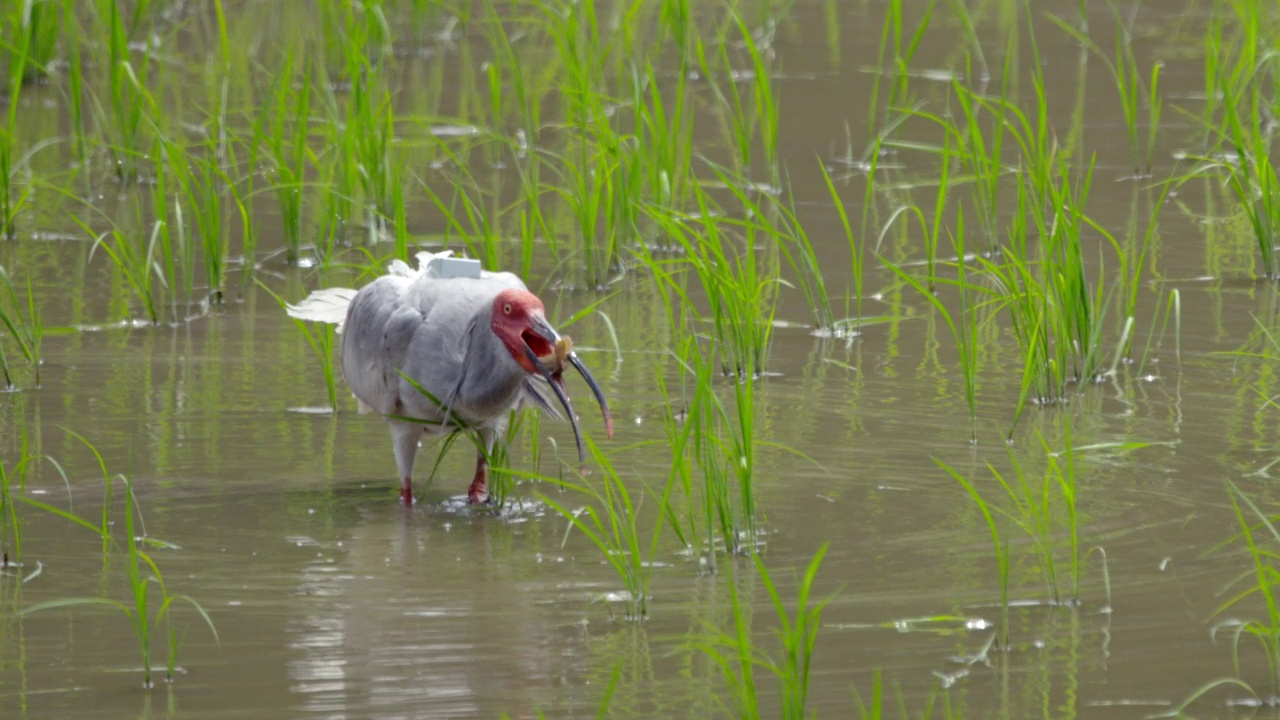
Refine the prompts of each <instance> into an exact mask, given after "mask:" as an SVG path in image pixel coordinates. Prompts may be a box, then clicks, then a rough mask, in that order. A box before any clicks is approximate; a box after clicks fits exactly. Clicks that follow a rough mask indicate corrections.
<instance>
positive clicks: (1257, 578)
mask: <svg viewBox="0 0 1280 720" xmlns="http://www.w3.org/2000/svg"><path fill="white" fill-rule="evenodd" d="M1227 491H1228V495H1229V497H1230V499H1231V507H1232V509H1233V510H1234V511H1235V515H1236V520H1237V522H1238V523H1239V524H1240V532H1239V534H1237V535H1236V536H1235V537H1234V538H1232V541H1234V540H1235V539H1237V538H1238V539H1243V540H1244V544H1245V547H1246V548H1247V549H1248V551H1249V557H1250V559H1251V560H1252V564H1253V572H1252V573H1246V574H1244V575H1242V576H1240V577H1238V578H1236V579H1235V580H1233V581H1232V582H1231V583H1230V584H1229V585H1228V586H1227V587H1225V588H1223V590H1222V591H1221V593H1220V594H1228V593H1229V595H1228V596H1227V599H1226V600H1224V601H1223V602H1222V604H1221V605H1219V606H1218V608H1217V609H1216V610H1215V611H1214V615H1222V614H1223V613H1225V612H1227V611H1228V610H1233V609H1234V610H1235V611H1236V612H1240V610H1239V609H1238V608H1239V606H1241V605H1242V604H1243V603H1244V602H1245V601H1246V600H1254V602H1258V601H1260V602H1261V603H1262V608H1263V611H1264V613H1265V616H1264V618H1262V619H1249V620H1244V619H1241V620H1228V621H1224V622H1223V623H1221V624H1219V625H1218V626H1216V627H1215V628H1214V633H1215V634H1216V633H1217V632H1219V631H1221V630H1224V629H1226V630H1230V631H1231V633H1232V650H1233V659H1234V662H1235V671H1236V674H1237V675H1240V674H1241V665H1240V640H1241V639H1242V638H1243V637H1245V636H1249V637H1252V638H1253V639H1255V640H1257V641H1258V644H1259V645H1261V646H1262V651H1263V653H1264V654H1265V655H1266V658H1267V665H1268V667H1269V668H1270V674H1269V675H1270V680H1271V683H1272V688H1273V690H1274V689H1275V688H1276V687H1280V603H1278V602H1277V599H1276V595H1277V590H1278V589H1280V587H1278V586H1280V583H1277V580H1276V577H1277V575H1276V566H1275V558H1276V555H1275V550H1274V549H1273V548H1274V546H1275V544H1277V543H1280V530H1277V528H1276V524H1275V521H1276V518H1275V516H1274V515H1269V514H1267V513H1265V512H1263V511H1262V509H1261V508H1259V507H1258V505H1257V503H1255V502H1254V501H1253V499H1252V498H1250V497H1249V496H1248V495H1246V494H1245V493H1244V492H1243V491H1241V490H1240V488H1239V487H1238V486H1236V484H1235V483H1234V482H1232V481H1227ZM1220 547H1221V546H1220ZM1249 581H1252V582H1251V583H1250V582H1249ZM1238 586H1239V587H1238Z"/></svg>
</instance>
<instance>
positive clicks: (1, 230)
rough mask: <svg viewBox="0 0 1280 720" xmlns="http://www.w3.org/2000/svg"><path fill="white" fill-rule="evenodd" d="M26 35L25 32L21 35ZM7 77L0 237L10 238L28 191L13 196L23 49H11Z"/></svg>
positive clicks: (0, 140)
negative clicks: (7, 92) (7, 94)
mask: <svg viewBox="0 0 1280 720" xmlns="http://www.w3.org/2000/svg"><path fill="white" fill-rule="evenodd" d="M23 37H25V35H24V36H23ZM11 54H12V56H13V57H12V58H11V60H10V68H9V77H8V78H7V80H8V82H7V83H6V88H7V89H8V91H9V99H8V102H9V111H8V112H7V113H5V124H4V127H3V128H0V236H4V237H7V238H9V239H12V238H13V237H14V233H15V231H16V228H15V225H14V222H15V220H16V219H17V216H18V211H19V210H21V209H22V206H23V204H24V203H25V200H26V199H27V197H28V196H29V194H30V188H29V187H28V189H27V190H26V191H25V192H23V193H21V194H20V195H19V196H18V197H17V198H15V197H14V190H15V186H16V184H17V181H18V166H19V165H20V163H19V162H17V161H16V158H15V152H14V151H15V149H16V148H17V147H18V144H19V141H18V136H17V131H18V107H19V102H18V99H19V97H21V95H22V83H23V68H24V67H25V64H26V60H27V55H26V51H25V48H21V47H19V48H14V49H13V50H12V51H11Z"/></svg>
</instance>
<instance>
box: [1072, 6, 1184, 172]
mask: <svg viewBox="0 0 1280 720" xmlns="http://www.w3.org/2000/svg"><path fill="white" fill-rule="evenodd" d="M1111 13H1112V15H1113V16H1114V17H1115V25H1116V28H1115V56H1114V59H1113V58H1112V57H1110V56H1108V55H1107V54H1106V53H1105V52H1104V51H1103V50H1102V48H1100V47H1098V45H1097V44H1096V43H1094V42H1093V40H1092V39H1090V38H1089V36H1088V35H1087V34H1086V33H1085V32H1084V31H1082V30H1081V29H1080V28H1079V27H1078V26H1076V25H1072V24H1071V23H1068V22H1067V21H1066V20H1063V19H1062V18H1059V17H1057V16H1055V15H1052V14H1050V15H1049V18H1050V19H1051V20H1052V21H1053V22H1054V24H1056V25H1057V26H1058V27H1059V28H1061V29H1062V30H1063V31H1064V32H1066V33H1067V34H1068V35H1070V36H1071V37H1072V38H1074V39H1075V40H1076V41H1078V42H1079V43H1080V44H1081V45H1083V46H1085V47H1087V48H1089V49H1090V50H1091V51H1092V52H1093V53H1094V54H1096V55H1097V56H1098V57H1100V58H1102V61H1103V62H1104V63H1106V65H1107V69H1108V70H1110V71H1111V78H1112V80H1113V81H1114V82H1115V85H1116V91H1117V92H1118V93H1119V95H1120V108H1121V110H1122V111H1123V112H1124V124H1125V130H1126V132H1127V134H1128V137H1129V154H1130V158H1131V160H1132V161H1133V175H1132V177H1133V178H1134V179H1141V178H1148V177H1151V159H1152V156H1153V154H1154V152H1155V143H1156V133H1157V131H1158V130H1159V126H1160V111H1161V107H1162V103H1161V100H1160V70H1161V68H1162V64H1161V63H1158V62H1157V63H1155V64H1154V65H1153V66H1152V67H1151V75H1150V78H1149V79H1148V80H1147V81H1146V82H1144V81H1143V77H1142V72H1141V70H1140V68H1139V66H1138V60H1137V58H1136V57H1135V56H1134V53H1133V26H1132V23H1133V18H1132V17H1131V18H1130V19H1129V21H1128V22H1126V21H1125V19H1124V18H1123V17H1121V15H1120V10H1119V8H1117V7H1116V6H1115V5H1114V4H1112V5H1111ZM1143 104H1145V105H1146V108H1147V112H1146V118H1145V123H1146V126H1147V137H1146V143H1145V145H1144V144H1143V142H1142V138H1141V135H1140V133H1139V124H1140V118H1139V116H1140V114H1141V113H1140V111H1139V107H1140V106H1141V105H1143Z"/></svg>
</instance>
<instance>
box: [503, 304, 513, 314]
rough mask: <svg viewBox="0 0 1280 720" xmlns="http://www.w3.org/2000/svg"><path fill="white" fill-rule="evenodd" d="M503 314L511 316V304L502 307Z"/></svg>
mask: <svg viewBox="0 0 1280 720" xmlns="http://www.w3.org/2000/svg"><path fill="white" fill-rule="evenodd" d="M502 312H503V313H504V314H506V315H510V314H511V303H507V304H505V305H503V306H502Z"/></svg>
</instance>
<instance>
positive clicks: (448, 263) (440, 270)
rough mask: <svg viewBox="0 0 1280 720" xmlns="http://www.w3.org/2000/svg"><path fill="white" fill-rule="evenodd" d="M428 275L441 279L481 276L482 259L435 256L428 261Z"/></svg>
mask: <svg viewBox="0 0 1280 720" xmlns="http://www.w3.org/2000/svg"><path fill="white" fill-rule="evenodd" d="M427 275H428V276H430V277H436V278H441V279H446V278H479V277H480V261H479V260H472V259H470V258H453V257H433V258H431V260H429V261H428V262H427Z"/></svg>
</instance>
